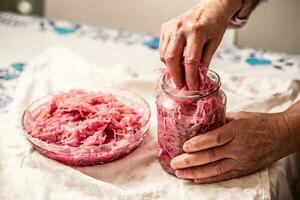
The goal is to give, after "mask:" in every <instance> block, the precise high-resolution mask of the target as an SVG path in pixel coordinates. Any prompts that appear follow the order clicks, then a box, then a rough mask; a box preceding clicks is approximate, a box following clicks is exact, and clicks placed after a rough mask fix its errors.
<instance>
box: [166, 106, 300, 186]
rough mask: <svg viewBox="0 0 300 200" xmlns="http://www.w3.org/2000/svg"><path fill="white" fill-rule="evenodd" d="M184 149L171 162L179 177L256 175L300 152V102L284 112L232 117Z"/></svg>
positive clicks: (200, 178)
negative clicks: (282, 159) (278, 161)
mask: <svg viewBox="0 0 300 200" xmlns="http://www.w3.org/2000/svg"><path fill="white" fill-rule="evenodd" d="M183 149H184V151H185V152H186V153H184V154H181V155H179V156H177V157H175V158H174V159H173V160H172V162H171V167H172V168H173V169H175V170H176V171H175V174H176V176H177V177H179V178H183V179H191V180H194V181H195V182H196V183H213V182H219V181H224V180H228V179H232V178H238V177H241V176H245V175H248V174H251V173H254V172H256V171H258V170H260V169H263V168H265V167H268V166H270V165H271V164H272V163H274V162H275V161H277V160H279V159H281V158H283V157H285V156H287V155H289V154H291V153H295V152H297V151H299V150H300V101H298V102H297V103H296V104H295V105H294V106H292V107H291V108H290V109H288V110H286V111H284V112H282V113H274V114H267V113H249V112H240V113H234V114H229V115H228V123H227V124H226V125H224V126H222V127H220V128H218V129H216V130H213V131H211V132H208V133H206V134H203V135H199V136H196V137H194V138H191V139H190V140H189V141H187V142H185V144H184V145H183Z"/></svg>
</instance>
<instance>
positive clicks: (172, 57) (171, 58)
mask: <svg viewBox="0 0 300 200" xmlns="http://www.w3.org/2000/svg"><path fill="white" fill-rule="evenodd" d="M165 61H166V62H167V63H174V62H176V56H175V55H174V54H168V55H166V56H165Z"/></svg>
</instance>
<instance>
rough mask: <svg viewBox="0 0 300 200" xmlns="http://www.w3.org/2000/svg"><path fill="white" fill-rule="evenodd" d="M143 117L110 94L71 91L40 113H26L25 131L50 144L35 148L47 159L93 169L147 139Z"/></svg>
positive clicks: (41, 109) (47, 103) (42, 107)
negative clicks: (144, 138) (142, 131)
mask: <svg viewBox="0 0 300 200" xmlns="http://www.w3.org/2000/svg"><path fill="white" fill-rule="evenodd" d="M143 114H144V113H143V110H142V109H138V108H133V107H131V106H128V105H126V104H125V103H123V102H122V101H121V100H120V99H118V98H117V97H116V96H114V95H112V94H110V93H103V92H85V91H83V90H71V91H69V92H63V93H59V94H57V95H54V96H53V97H52V98H51V100H50V101H48V102H46V103H45V104H43V105H42V106H40V107H39V108H38V109H37V111H34V112H29V111H27V112H25V116H26V119H25V120H24V129H25V130H26V132H27V134H29V135H30V136H31V137H33V138H36V139H38V140H40V141H43V142H45V143H47V144H49V146H46V147H45V148H42V147H41V146H37V145H35V147H37V149H38V150H39V151H40V152H41V153H42V154H44V155H46V156H47V157H50V158H53V159H55V160H58V161H60V162H63V163H65V164H69V165H91V164H97V163H99V162H106V161H107V160H109V161H110V160H113V159H115V158H116V157H117V156H120V155H121V154H127V153H129V152H130V151H131V150H133V149H134V148H135V147H136V146H137V145H138V144H139V143H140V142H141V140H142V138H143V134H142V133H140V132H141V129H142V128H143V126H145V123H146V120H147V119H145V117H144V115H143ZM132 136H133V137H132ZM135 136H136V138H135ZM108 144H111V145H110V146H107V145H108ZM123 145H124V148H123ZM126 145H127V146H126ZM52 147H53V148H52ZM60 147H62V148H60ZM98 147H104V148H98ZM46 148H47V149H50V151H48V150H47V151H46V150H45V149H46ZM51 148H52V149H53V150H51ZM104 151H105V152H104ZM54 152H56V153H54ZM57 152H58V153H57Z"/></svg>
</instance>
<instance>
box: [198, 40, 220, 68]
mask: <svg viewBox="0 0 300 200" xmlns="http://www.w3.org/2000/svg"><path fill="white" fill-rule="evenodd" d="M220 42H221V40H216V39H214V40H209V41H208V42H207V43H206V45H205V48H204V49H203V53H202V57H201V63H202V64H203V65H204V66H206V67H209V65H210V62H211V59H212V57H213V55H214V53H215V52H216V49H217V48H218V46H219V45H220Z"/></svg>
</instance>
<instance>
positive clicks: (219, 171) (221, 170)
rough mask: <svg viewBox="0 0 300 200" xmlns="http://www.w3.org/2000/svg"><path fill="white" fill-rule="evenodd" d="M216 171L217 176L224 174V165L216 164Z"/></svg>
mask: <svg viewBox="0 0 300 200" xmlns="http://www.w3.org/2000/svg"><path fill="white" fill-rule="evenodd" d="M214 171H215V175H220V174H222V173H223V165H222V164H221V162H217V163H215V165H214Z"/></svg>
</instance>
